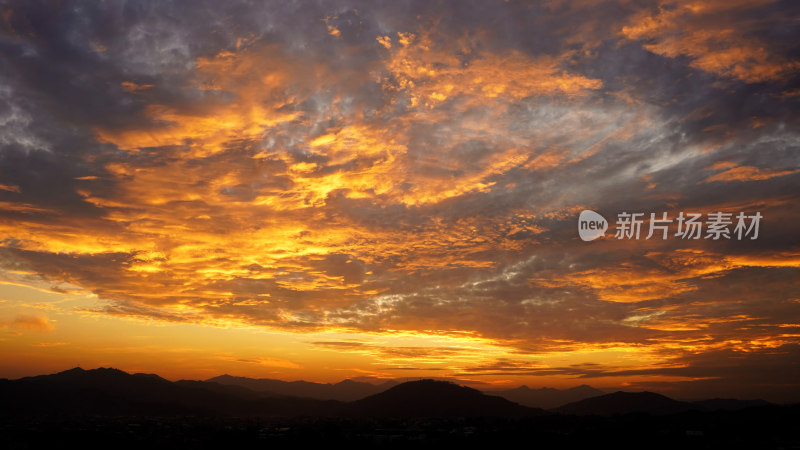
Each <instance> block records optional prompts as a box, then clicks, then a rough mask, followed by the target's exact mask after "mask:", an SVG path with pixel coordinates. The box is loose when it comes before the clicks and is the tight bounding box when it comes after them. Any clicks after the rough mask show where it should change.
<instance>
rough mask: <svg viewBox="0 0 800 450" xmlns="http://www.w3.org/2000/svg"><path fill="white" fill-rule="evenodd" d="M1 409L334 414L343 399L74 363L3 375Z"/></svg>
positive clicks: (14, 411) (16, 411)
mask: <svg viewBox="0 0 800 450" xmlns="http://www.w3.org/2000/svg"><path fill="white" fill-rule="evenodd" d="M0 399H2V402H0V415H42V414H47V415H58V414H69V415H76V414H77V415H81V414H91V415H94V414H97V415H129V414H133V415H153V416H171V415H185V414H191V415H206V416H218V415H221V416H276V415H280V416H295V415H303V414H306V413H308V412H310V411H314V412H316V413H317V414H319V415H326V414H327V415H330V414H333V413H335V412H336V411H338V410H339V409H340V408H341V405H340V404H339V403H338V402H326V401H321V400H314V399H301V398H289V397H287V398H271V397H268V396H265V395H264V394H262V393H259V392H254V391H251V390H248V389H245V388H242V387H239V386H225V385H221V384H218V383H209V382H204V381H186V380H182V381H177V382H174V383H173V382H171V381H168V380H165V379H163V378H161V377H158V376H154V375H147V374H137V375H131V374H128V373H126V372H123V371H121V370H118V369H112V368H99V369H92V370H83V369H81V368H74V369H70V370H66V371H64V372H59V373H56V374H52V375H40V376H36V377H27V378H21V379H18V380H1V381H0Z"/></svg>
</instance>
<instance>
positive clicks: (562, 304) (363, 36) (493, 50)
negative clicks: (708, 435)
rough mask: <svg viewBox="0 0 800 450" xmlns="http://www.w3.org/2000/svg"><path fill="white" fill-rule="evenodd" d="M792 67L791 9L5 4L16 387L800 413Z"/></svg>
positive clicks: (2, 169)
mask: <svg viewBox="0 0 800 450" xmlns="http://www.w3.org/2000/svg"><path fill="white" fill-rule="evenodd" d="M799 42H800V4H798V3H797V2H796V1H760V0H756V1H753V0H747V1H741V0H733V1H731V0H699V1H647V2H642V1H603V0H547V1H539V2H526V1H515V0H509V1H430V0H425V1H364V2H356V1H316V2H310V1H295V2H283V1H280V2H279V1H274V2H240V1H230V2H227V1H226V2H217V1H158V2H156V1H152V2H147V1H128V2H125V1H103V2H69V1H66V2H50V1H42V2H40V1H0V355H1V356H2V357H0V377H7V378H18V377H23V376H29V375H37V374H42V373H53V372H56V371H60V370H65V369H68V368H71V367H75V366H81V367H84V368H93V367H100V366H104V367H109V366H111V367H117V368H120V369H122V370H126V371H129V372H150V373H158V374H160V375H162V376H164V377H167V378H169V379H180V378H191V379H204V378H208V377H212V376H216V375H219V374H222V373H230V374H233V375H241V376H251V377H264V378H278V379H285V380H297V379H305V380H309V381H318V382H337V381H340V380H342V379H345V378H355V379H365V380H375V379H386V378H409V377H412V378H413V377H436V378H446V379H454V380H458V381H460V382H462V383H465V384H469V385H473V386H478V387H484V388H505V387H514V386H518V385H521V384H525V385H528V386H531V387H541V386H550V387H559V388H564V387H571V386H576V385H579V384H589V385H592V386H595V387H599V388H604V389H625V390H655V391H658V392H662V393H665V394H667V395H672V396H675V397H678V398H701V397H739V398H764V399H768V400H771V401H777V402H788V401H800V236H798V229H800V228H799V227H798V223H800V210H799V209H800V164H799V163H800V123H799V122H798V119H800V108H799V106H800V59H799V58H798V57H799V56H800V45H799V44H798V43H799ZM584 210H591V211H594V212H597V213H598V214H599V215H601V216H602V217H603V218H605V219H606V221H607V224H606V225H607V227H608V228H607V231H606V233H605V235H604V236H600V237H599V238H597V239H595V240H583V239H582V238H581V237H580V235H579V215H580V213H581V212H582V211H584ZM633 213H641V216H634V218H637V217H638V218H640V220H642V222H641V231H642V232H641V235H640V236H639V238H638V239H636V238H635V235H634V234H626V233H625V232H624V230H625V228H624V227H625V225H624V218H625V217H627V216H626V214H633ZM716 213H723V215H722V216H719V217H718V218H721V219H726V218H727V219H728V222H727V223H725V224H722V225H719V223H718V224H717V225H719V226H717V229H719V228H720V227H722V228H724V230H723V231H725V232H726V233H727V234H725V233H723V234H720V233H716V234H714V233H712V232H711V230H712V229H713V228H714V225H712V224H711V223H712V222H714V221H715V220H716V219H714V217H715V216H714V214H716ZM692 215H695V216H694V217H696V218H698V219H697V221H696V222H699V223H700V225H701V226H702V227H703V228H702V229H701V232H700V234H699V235H696V236H694V237H697V238H692V236H691V235H686V234H683V235H681V234H680V230H679V229H678V226H679V225H680V226H683V222H680V221H679V219H678V218H679V217H681V220H682V219H683V218H688V217H690V216H692ZM740 215H741V219H742V220H744V224H745V225H746V227H745V228H743V229H742V228H739V227H738V225H739V220H737V218H739V216H740ZM756 215H758V217H759V218H758V219H756V218H754V217H755V216H756ZM657 219H666V220H667V221H666V222H659V221H658V220H657ZM723 221H724V220H723ZM717 222H719V221H717ZM664 224H667V225H666V227H665V228H664V229H663V230H665V231H663V230H662V228H657V227H656V228H653V227H655V226H657V225H664ZM756 224H757V225H758V230H757V234H756V229H755V228H754V225H756ZM651 228H653V231H654V233H653V234H650V233H649V231H650V229H651ZM737 229H738V231H737ZM662 231H663V233H662ZM648 236H649V238H648ZM714 237H717V239H714Z"/></svg>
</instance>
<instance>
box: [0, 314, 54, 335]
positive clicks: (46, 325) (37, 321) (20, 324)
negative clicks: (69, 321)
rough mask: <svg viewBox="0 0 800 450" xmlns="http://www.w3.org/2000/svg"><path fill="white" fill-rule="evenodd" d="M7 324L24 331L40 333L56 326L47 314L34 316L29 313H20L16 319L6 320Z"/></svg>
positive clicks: (51, 329)
mask: <svg viewBox="0 0 800 450" xmlns="http://www.w3.org/2000/svg"><path fill="white" fill-rule="evenodd" d="M6 326H7V327H10V328H13V329H16V330H22V331H35V332H38V333H45V332H49V331H53V330H54V329H55V326H54V325H53V324H52V323H50V321H49V320H48V318H47V317H46V316H34V315H27V314H20V315H18V316H16V317H15V318H14V320H12V321H9V322H6Z"/></svg>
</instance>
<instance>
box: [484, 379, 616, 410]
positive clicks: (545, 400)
mask: <svg viewBox="0 0 800 450" xmlns="http://www.w3.org/2000/svg"><path fill="white" fill-rule="evenodd" d="M484 392H486V393H487V394H490V395H497V396H500V397H503V398H505V399H508V400H511V401H512V402H514V403H519V404H520V405H524V406H530V407H532V408H543V409H552V408H555V407H557V406H562V405H566V404H567V403H572V402H576V401H579V400H583V399H586V398H590V397H597V396H599V395H603V394H605V392H603V391H601V390H599V389H595V388H593V387H591V386H587V385H585V384H583V385H580V386H575V387H573V388H569V389H554V388H548V387H543V388H538V389H531V388H529V387H528V386H524V385H523V386H520V387H518V388H515V389H508V390H503V391H484Z"/></svg>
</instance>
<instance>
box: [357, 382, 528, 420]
mask: <svg viewBox="0 0 800 450" xmlns="http://www.w3.org/2000/svg"><path fill="white" fill-rule="evenodd" d="M344 412H345V414H347V415H349V416H357V417H383V418H387V417H393V418H420V417H475V416H495V417H522V416H532V415H537V414H542V413H544V411H542V410H540V409H534V408H528V407H525V406H522V405H518V404H516V403H514V402H511V401H509V400H506V399H504V398H501V397H495V396H491V395H486V394H484V393H483V392H480V391H478V390H476V389H472V388H469V387H465V386H459V385H457V384H455V383H451V382H447V381H435V380H419V381H409V382H406V383H402V384H399V385H397V386H394V387H392V388H390V389H388V390H386V391H384V392H381V393H379V394H375V395H372V396H369V397H367V398H364V399H361V400H357V401H355V402H352V403H350V404H348V405H347V406H346V407H345V410H344Z"/></svg>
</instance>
